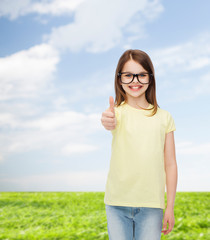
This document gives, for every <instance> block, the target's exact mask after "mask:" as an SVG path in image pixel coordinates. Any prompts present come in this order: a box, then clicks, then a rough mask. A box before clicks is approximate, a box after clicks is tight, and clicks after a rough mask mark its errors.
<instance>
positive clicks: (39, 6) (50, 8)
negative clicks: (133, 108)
mask: <svg viewBox="0 0 210 240" xmlns="http://www.w3.org/2000/svg"><path fill="white" fill-rule="evenodd" d="M84 1H85V0H68V1H66V0H52V1H49V0H47V1H46V0H41V1H32V0H18V1H11V0H1V1H0V17H1V16H7V17H9V18H10V20H14V19H16V18H18V17H19V16H24V15H27V14H31V13H37V14H50V15H54V16H58V15H63V14H69V13H72V12H74V11H75V9H76V8H78V6H79V5H80V4H81V3H82V2H84Z"/></svg>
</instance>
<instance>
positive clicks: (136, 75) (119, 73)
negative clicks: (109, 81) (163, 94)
mask: <svg viewBox="0 0 210 240" xmlns="http://www.w3.org/2000/svg"><path fill="white" fill-rule="evenodd" d="M123 73H130V72H118V73H117V76H118V77H120V81H121V83H123V84H130V83H132V82H133V80H134V78H135V77H136V78H137V80H138V82H139V83H141V84H150V82H151V79H150V77H149V82H148V83H142V82H140V80H139V77H138V75H140V74H148V75H149V76H151V77H152V76H153V74H152V73H148V72H144V73H138V74H134V73H130V74H132V75H133V78H132V80H131V81H130V82H129V83H124V82H122V80H121V75H122V74H123Z"/></svg>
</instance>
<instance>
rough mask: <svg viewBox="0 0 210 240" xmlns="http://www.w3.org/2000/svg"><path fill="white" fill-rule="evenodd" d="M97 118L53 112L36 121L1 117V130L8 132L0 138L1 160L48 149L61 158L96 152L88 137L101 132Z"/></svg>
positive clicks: (95, 116) (97, 115) (9, 116)
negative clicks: (8, 156) (15, 154)
mask: <svg viewBox="0 0 210 240" xmlns="http://www.w3.org/2000/svg"><path fill="white" fill-rule="evenodd" d="M23 116H24V115H23ZM100 117H101V115H100V114H82V113H78V112H73V111H68V112H67V111H66V112H52V113H48V114H46V115H45V116H41V117H37V118H35V117H33V118H24V117H22V118H21V116H20V117H18V116H17V115H15V114H9V113H2V114H0V119H1V121H0V127H1V128H4V129H7V133H2V134H1V136H0V142H2V145H1V147H0V151H1V152H4V156H6V155H10V154H12V153H18V152H28V151H31V150H45V151H46V150H47V149H51V150H50V151H53V149H54V150H55V151H57V152H59V154H62V155H71V154H72V153H76V152H79V153H85V152H90V151H95V150H97V149H98V147H97V146H95V145H94V146H93V145H92V144H90V143H88V142H89V135H90V134H93V133H94V132H98V130H103V128H102V125H101V122H100ZM15 130H18V131H15ZM8 132H12V134H8Z"/></svg>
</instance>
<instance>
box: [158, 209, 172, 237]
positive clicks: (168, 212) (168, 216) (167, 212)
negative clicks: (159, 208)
mask: <svg viewBox="0 0 210 240" xmlns="http://www.w3.org/2000/svg"><path fill="white" fill-rule="evenodd" d="M167 223H168V225H169V228H168V229H166V228H167ZM174 224H175V220H174V210H173V208H166V210H165V214H164V222H163V230H162V231H161V232H162V233H164V235H166V234H168V233H170V232H171V231H172V229H173V227H174Z"/></svg>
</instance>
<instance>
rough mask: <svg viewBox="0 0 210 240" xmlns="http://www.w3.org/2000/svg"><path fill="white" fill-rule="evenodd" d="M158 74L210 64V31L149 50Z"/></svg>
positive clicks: (182, 70) (199, 67) (200, 67)
mask: <svg viewBox="0 0 210 240" xmlns="http://www.w3.org/2000/svg"><path fill="white" fill-rule="evenodd" d="M151 58H152V61H153V62H154V65H155V69H156V70H157V74H158V75H166V74H172V73H173V74H174V73H179V72H192V71H194V70H199V69H202V68H205V67H209V66H210V32H203V33H201V34H199V35H198V36H196V37H195V38H194V39H192V40H190V41H188V42H186V43H183V44H179V45H175V46H171V47H166V48H161V49H157V50H154V51H152V52H151Z"/></svg>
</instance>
